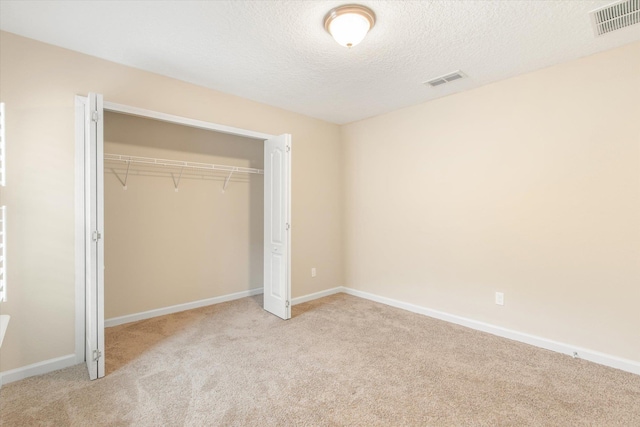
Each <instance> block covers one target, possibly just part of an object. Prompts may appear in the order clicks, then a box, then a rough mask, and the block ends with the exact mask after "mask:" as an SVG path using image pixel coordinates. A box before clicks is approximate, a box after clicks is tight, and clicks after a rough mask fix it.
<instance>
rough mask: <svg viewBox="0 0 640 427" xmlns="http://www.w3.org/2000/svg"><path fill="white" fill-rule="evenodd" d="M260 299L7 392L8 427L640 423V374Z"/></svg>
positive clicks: (121, 332) (390, 317)
mask: <svg viewBox="0 0 640 427" xmlns="http://www.w3.org/2000/svg"><path fill="white" fill-rule="evenodd" d="M261 305H262V299H261V296H257V297H250V298H244V299H241V300H237V301H232V302H228V303H224V304H218V305H214V306H209V307H204V308H200V309H196V310H190V311H186V312H182V313H176V314H172V315H167V316H162V317H158V318H154V319H149V320H144V321H140V322H136V323H130V324H126V325H121V326H117V327H113V328H108V329H107V331H106V344H107V348H106V357H107V359H106V360H107V375H106V377H105V378H103V379H100V380H97V381H89V379H88V375H87V373H86V368H85V367H84V366H83V365H78V366H74V367H71V368H67V369H63V370H60V371H56V372H52V373H50V374H47V375H42V376H39V377H33V378H28V379H26V380H23V381H19V382H15V383H11V384H7V385H5V386H3V387H2V389H1V390H0V396H1V398H0V424H1V425H3V426H22V425H25V426H26V425H28V426H35V425H51V426H101V425H110V426H127V425H135V426H217V425H223V426H226V425H230V426H276V425H279V426H292V425H309V426H341V425H361V426H376V425H384V426H502V425H505V426H506V425H510V426H526V425H535V426H538V425H546V426H576V425H581V426H582V425H584V426H587V425H588V426H640V376H637V375H634V374H630V373H626V372H623V371H618V370H615V369H611V368H607V367H604V366H600V365H596V364H593V363H590V362H586V361H583V360H579V359H572V358H571V357H568V356H565V355H560V354H557V353H553V352H550V351H546V350H542V349H539V348H536V347H532V346H529V345H526V344H522V343H518V342H514V341H510V340H507V339H503V338H499V337H495V336H492V335H490V334H485V333H482V332H478V331H474V330H471V329H467V328H464V327H461V326H457V325H452V324H449V323H446V322H443V321H439V320H435V319H431V318H428V317H425V316H421V315H418V314H414V313H409V312H406V311H403V310H400V309H396V308H392V307H388V306H385V305H382V304H377V303H374V302H371V301H368V300H364V299H360V298H357V297H353V296H349V295H345V294H337V295H333V296H330V297H326V298H322V299H319V300H315V301H312V302H309V303H305V304H301V305H297V306H295V307H294V308H293V318H292V319H291V320H288V321H283V320H280V319H278V318H276V317H275V316H272V315H270V314H268V313H266V312H265V311H263V310H262V308H261Z"/></svg>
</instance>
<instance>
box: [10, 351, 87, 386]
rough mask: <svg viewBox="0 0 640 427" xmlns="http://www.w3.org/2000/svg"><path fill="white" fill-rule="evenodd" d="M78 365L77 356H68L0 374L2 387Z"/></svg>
mask: <svg viewBox="0 0 640 427" xmlns="http://www.w3.org/2000/svg"><path fill="white" fill-rule="evenodd" d="M77 364H78V362H77V361H76V355H75V354H67V355H66V356H62V357H56V358H55V359H49V360H44V361H42V362H38V363H34V364H32V365H27V366H23V367H21V368H16V369H11V370H9V371H5V372H0V385H2V384H9V383H12V382H14V381H20V380H23V379H25V378H29V377H33V376H35V375H42V374H47V373H49V372H52V371H57V370H58V369H64V368H68V367H69V366H73V365H77Z"/></svg>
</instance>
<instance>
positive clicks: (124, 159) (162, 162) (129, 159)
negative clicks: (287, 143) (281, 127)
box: [104, 153, 264, 192]
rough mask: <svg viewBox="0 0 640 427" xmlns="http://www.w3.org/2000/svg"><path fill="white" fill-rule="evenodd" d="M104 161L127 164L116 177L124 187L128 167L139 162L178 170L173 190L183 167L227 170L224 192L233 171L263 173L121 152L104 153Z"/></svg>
mask: <svg viewBox="0 0 640 427" xmlns="http://www.w3.org/2000/svg"><path fill="white" fill-rule="evenodd" d="M104 161H105V162H118V163H124V164H126V165H127V169H126V174H125V177H124V180H122V179H120V177H118V179H119V180H120V182H121V183H122V185H123V187H124V189H125V190H126V189H127V180H128V178H129V167H130V166H131V164H141V165H148V166H159V167H165V168H171V169H172V170H176V169H178V170H180V175H179V176H178V177H177V180H176V178H175V177H174V176H173V174H171V176H172V178H173V181H174V182H173V184H174V187H175V190H176V191H178V185H179V183H180V179H181V178H182V172H183V171H184V170H185V169H188V170H194V171H209V172H228V173H229V175H228V176H227V178H226V179H225V181H224V186H223V188H222V191H223V192H224V190H226V188H227V184H229V180H230V179H231V176H232V175H233V174H234V173H246V174H260V175H263V174H264V170H263V169H256V168H246V167H242V166H229V165H218V164H214V163H199V162H186V161H182V160H170V159H157V158H153V157H139V156H125V155H122V154H107V153H105V154H104Z"/></svg>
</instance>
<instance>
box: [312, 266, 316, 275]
mask: <svg viewBox="0 0 640 427" xmlns="http://www.w3.org/2000/svg"><path fill="white" fill-rule="evenodd" d="M311 277H316V268H315V267H313V268H311Z"/></svg>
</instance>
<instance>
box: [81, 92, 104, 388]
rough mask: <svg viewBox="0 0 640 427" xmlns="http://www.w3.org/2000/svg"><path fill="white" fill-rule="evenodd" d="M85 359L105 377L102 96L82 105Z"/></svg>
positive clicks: (91, 374)
mask: <svg viewBox="0 0 640 427" xmlns="http://www.w3.org/2000/svg"><path fill="white" fill-rule="evenodd" d="M84 118H85V125H84V131H85V137H84V144H85V146H84V154H85V161H84V167H85V185H84V194H85V233H84V235H85V246H84V247H85V275H86V277H85V337H86V342H85V361H86V363H87V368H88V370H89V377H90V378H91V379H92V380H95V379H96V378H101V377H104V239H103V232H104V161H103V157H104V151H103V145H104V139H103V129H104V114H103V101H102V95H97V94H95V93H90V94H89V96H88V98H87V103H86V106H85V114H84Z"/></svg>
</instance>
